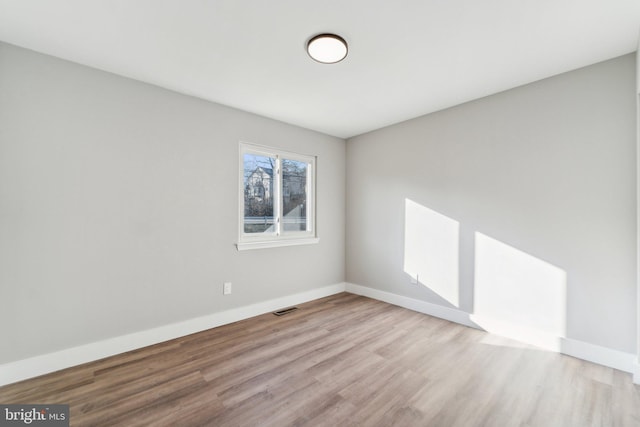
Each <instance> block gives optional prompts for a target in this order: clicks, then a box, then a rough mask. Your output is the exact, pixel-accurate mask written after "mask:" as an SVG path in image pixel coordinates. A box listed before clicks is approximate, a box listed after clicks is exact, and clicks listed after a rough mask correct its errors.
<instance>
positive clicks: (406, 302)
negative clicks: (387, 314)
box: [346, 283, 478, 328]
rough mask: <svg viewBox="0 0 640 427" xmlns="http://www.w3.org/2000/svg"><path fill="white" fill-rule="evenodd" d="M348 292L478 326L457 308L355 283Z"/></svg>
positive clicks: (348, 286) (467, 314)
mask: <svg viewBox="0 0 640 427" xmlns="http://www.w3.org/2000/svg"><path fill="white" fill-rule="evenodd" d="M346 286H347V292H350V293H352V294H357V295H362V296H365V297H369V298H373V299H377V300H378V301H384V302H388V303H389V304H393V305H397V306H400V307H404V308H408V309H409V310H413V311H417V312H419V313H424V314H429V315H431V316H434V317H439V318H440V319H445V320H450V321H452V322H455V323H460V324H461V325H465V326H470V327H472V328H477V327H478V326H477V325H476V324H475V323H473V321H472V320H471V316H470V315H469V313H466V312H464V311H462V310H457V309H455V308H449V307H444V306H441V305H438V304H433V303H430V302H426V301H422V300H417V299H415V298H410V297H405V296H403V295H398V294H393V293H391V292H385V291H381V290H378V289H373V288H369V287H367V286H360V285H356V284H353V283H347V284H346Z"/></svg>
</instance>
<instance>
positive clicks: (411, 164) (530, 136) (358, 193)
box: [347, 55, 637, 353]
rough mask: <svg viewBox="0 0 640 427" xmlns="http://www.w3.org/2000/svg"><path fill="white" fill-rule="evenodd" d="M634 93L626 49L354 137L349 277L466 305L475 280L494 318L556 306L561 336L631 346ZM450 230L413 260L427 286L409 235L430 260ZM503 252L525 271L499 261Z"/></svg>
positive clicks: (350, 146) (474, 295)
mask: <svg viewBox="0 0 640 427" xmlns="http://www.w3.org/2000/svg"><path fill="white" fill-rule="evenodd" d="M635 93H636V92H635V56H634V55H627V56H623V57H620V58H616V59H613V60H611V61H607V62H604V63H600V64H596V65H593V66H590V67H586V68H583V69H579V70H576V71H572V72H569V73H566V74H562V75H559V76H555V77H552V78H549V79H546V80H543V81H539V82H536V83H533V84H529V85H526V86H523V87H520V88H516V89H513V90H510V91H507V92H503V93H500V94H496V95H493V96H490V97H487V98H483V99H480V100H477V101H474V102H470V103H467V104H464V105H460V106H457V107H454V108H451V109H448V110H444V111H441V112H437V113H434V114H430V115H427V116H423V117H420V118H417V119H414V120H410V121H407V122H404V123H401V124H397V125H394V126H390V127H387V128H384V129H381V130H378V131H375V132H371V133H369V134H365V135H361V136H358V137H355V138H352V139H349V140H348V141H347V195H348V200H347V281H348V282H352V283H355V284H359V285H363V286H368V287H371V288H375V289H379V290H383V291H389V292H393V293H396V294H400V295H405V296H409V297H413V298H417V299H421V300H425V301H428V302H432V303H436V304H441V305H445V306H448V307H454V308H459V309H461V310H463V311H466V312H469V313H474V310H476V309H477V308H478V293H479V290H478V288H477V287H478V280H479V279H478V278H479V277H482V279H483V280H484V281H485V282H484V285H485V286H488V287H489V288H491V286H495V288H494V289H493V291H494V293H493V294H492V295H491V297H492V298H493V300H492V301H489V302H490V303H491V304H493V309H494V311H493V314H494V315H495V316H496V317H497V318H498V319H497V320H504V321H507V322H509V321H516V322H517V318H518V315H519V313H518V311H519V310H524V311H525V312H526V311H527V310H530V309H531V310H534V311H535V310H537V311H536V314H537V315H540V316H541V317H540V319H541V322H544V321H545V319H544V317H545V314H546V313H548V312H549V311H550V310H555V309H556V308H559V309H561V311H562V313H561V314H560V318H562V321H563V323H564V324H563V325H562V331H561V332H559V334H560V335H564V336H566V337H568V338H572V339H576V340H580V341H585V342H588V343H592V344H597V345H602V346H605V347H609V348H613V349H617V350H621V351H626V352H632V353H633V352H635V351H636V337H637V335H636V325H637V323H636V309H637V307H636V301H637V299H636V175H635V174H636V152H635V138H636V137H635V132H636V116H635V114H636V113H635V102H636V101H635V96H634V94H635ZM409 201H410V202H409ZM407 203H409V204H412V205H411V206H418V207H419V209H418V212H423V213H424V221H425V224H423V228H422V229H421V228H420V227H418V229H417V231H416V233H417V234H415V235H414V234H412V231H411V230H405V226H406V225H407V223H411V221H413V220H412V219H411V218H409V216H407V212H406V209H407ZM420 209H422V211H420ZM429 221H432V222H433V223H434V224H439V225H438V226H437V227H434V228H433V229H429ZM449 225H451V227H449ZM448 227H449V228H451V230H453V231H452V233H454V232H455V233H454V234H456V233H457V235H455V236H453V237H451V236H450V239H451V238H455V239H456V241H455V242H453V243H452V242H448V243H446V244H443V246H442V251H441V252H442V254H443V255H442V257H443V260H444V262H443V263H434V262H431V263H430V261H429V260H428V259H423V260H419V261H420V262H423V268H424V270H425V271H424V272H421V275H420V277H423V276H425V277H427V279H430V280H431V282H429V280H426V279H425V280H426V281H427V283H422V284H421V285H411V284H410V276H409V273H408V272H407V271H406V256H407V253H406V252H407V248H406V246H405V243H406V241H405V239H406V237H410V238H411V239H413V240H416V239H417V240H418V241H420V239H422V240H423V241H421V242H419V244H418V249H419V250H423V251H424V252H425V253H430V254H432V255H433V256H436V257H438V256H440V255H439V254H438V249H439V246H438V243H437V239H439V238H445V239H446V236H445V237H442V236H440V235H439V233H440V234H442V233H445V231H446V230H447V229H448ZM443 230H445V231H443ZM421 233H422V234H421ZM478 233H481V234H478ZM416 235H419V237H417V238H416V237H415V236H416ZM420 236H422V237H420ZM429 239H431V240H429ZM420 245H422V246H420ZM487 248H489V249H491V248H493V249H492V250H493V252H492V253H484V252H483V253H482V254H479V253H478V252H479V251H480V250H482V251H487V250H489V249H487ZM453 251H455V252H456V253H455V254H454V253H453ZM418 255H420V254H418ZM492 257H493V258H492ZM501 257H502V258H501ZM509 257H514V258H513V259H516V258H517V259H521V260H523V264H522V265H523V267H522V269H521V271H507V272H505V271H504V270H506V269H502V270H501V268H502V267H504V266H505V265H507V264H506V263H503V264H502V265H501V262H502V261H503V260H508V259H509ZM489 258H491V259H492V261H491V262H488V261H487V259H489ZM451 262H455V264H456V265H457V271H455V272H452V271H449V272H447V271H440V270H439V269H442V268H444V267H442V265H444V266H445V267H446V266H447V265H449V264H450V263H451ZM480 270H481V271H480ZM515 270H517V269H515ZM536 274H537V276H536ZM532 275H533V276H532ZM545 275H546V276H545ZM534 276H535V277H534ZM492 277H494V278H495V283H493V282H492V280H487V278H489V279H491V278H492ZM544 277H553V278H554V280H555V279H558V280H559V281H561V280H564V283H562V284H560V285H558V287H557V288H554V289H546V290H545V289H543V288H544V287H545V286H546V285H545V284H544V283H542V282H538V283H536V282H535V280H538V279H540V278H544ZM515 279H517V280H515ZM520 279H523V280H520ZM529 279H531V280H533V282H532V283H530V284H529V286H530V287H529V288H527V289H520V288H519V286H520V282H522V281H524V282H526V281H527V280H529ZM447 280H449V282H447ZM510 280H511V281H510ZM439 281H441V282H442V283H437V282H439ZM452 284H453V285H452ZM498 284H499V286H498ZM538 285H539V286H538ZM442 286H444V287H445V288H446V289H445V292H443V291H442V289H440V288H439V287H442ZM448 286H449V287H450V286H456V287H457V289H454V290H452V289H449V288H447V287H448ZM561 288H563V289H561ZM547 291H548V292H551V293H552V294H553V293H554V292H556V291H557V293H556V294H554V295H556V296H558V298H559V299H558V301H553V302H550V305H553V304H556V306H557V305H558V304H560V305H561V307H550V306H546V307H545V306H544V305H545V301H544V298H545V294H544V292H547ZM447 292H450V293H451V292H453V293H455V294H457V300H455V301H454V302H452V301H451V300H452V299H451V298H450V295H449V298H447V296H448V295H446V293H447ZM539 292H542V294H539ZM563 294H564V295H563ZM537 297H542V299H541V300H540V301H535V298H537ZM483 298H485V300H486V295H484V296H483ZM518 298H520V300H518ZM486 302H487V301H483V303H486ZM552 314H553V315H554V316H555V315H556V314H557V313H552ZM510 316H511V317H510ZM525 326H530V327H534V328H535V327H536V326H542V327H541V328H540V329H541V330H544V327H543V326H545V325H535V324H534V325H525Z"/></svg>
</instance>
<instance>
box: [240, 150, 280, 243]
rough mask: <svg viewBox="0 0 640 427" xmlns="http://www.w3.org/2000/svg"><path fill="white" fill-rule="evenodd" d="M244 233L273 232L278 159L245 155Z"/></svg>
mask: <svg viewBox="0 0 640 427" xmlns="http://www.w3.org/2000/svg"><path fill="white" fill-rule="evenodd" d="M243 160H244V232H245V233H265V232H273V226H274V218H273V205H274V202H275V200H274V191H273V190H274V188H273V186H274V184H275V180H274V171H275V164H276V159H275V158H273V157H267V156H260V155H256V154H245V155H244V159H243Z"/></svg>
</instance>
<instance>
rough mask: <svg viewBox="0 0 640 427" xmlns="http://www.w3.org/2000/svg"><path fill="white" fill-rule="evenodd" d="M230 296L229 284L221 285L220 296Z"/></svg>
mask: <svg viewBox="0 0 640 427" xmlns="http://www.w3.org/2000/svg"><path fill="white" fill-rule="evenodd" d="M230 294H231V282H224V284H223V285H222V295H230Z"/></svg>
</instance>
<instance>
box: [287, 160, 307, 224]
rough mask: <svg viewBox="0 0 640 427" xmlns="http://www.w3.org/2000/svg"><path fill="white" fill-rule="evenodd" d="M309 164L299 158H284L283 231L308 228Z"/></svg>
mask: <svg viewBox="0 0 640 427" xmlns="http://www.w3.org/2000/svg"><path fill="white" fill-rule="evenodd" d="M308 170H309V165H308V163H306V162H300V161H297V160H289V159H283V160H282V214H283V218H282V222H283V224H282V228H283V231H306V230H307V172H308Z"/></svg>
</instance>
